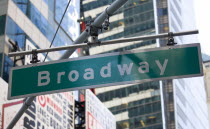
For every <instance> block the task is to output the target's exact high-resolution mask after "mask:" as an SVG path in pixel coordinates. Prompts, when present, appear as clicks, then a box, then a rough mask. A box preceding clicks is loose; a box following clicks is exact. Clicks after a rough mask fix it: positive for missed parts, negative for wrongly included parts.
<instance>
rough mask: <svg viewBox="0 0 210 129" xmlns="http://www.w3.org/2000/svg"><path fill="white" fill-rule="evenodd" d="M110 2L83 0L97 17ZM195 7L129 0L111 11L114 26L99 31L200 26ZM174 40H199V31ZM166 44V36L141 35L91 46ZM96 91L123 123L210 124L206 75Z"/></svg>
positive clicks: (117, 33) (176, 1) (112, 34)
mask: <svg viewBox="0 0 210 129" xmlns="http://www.w3.org/2000/svg"><path fill="white" fill-rule="evenodd" d="M111 2H113V1H112V0H110V1H109V0H100V1H92V0H84V1H83V2H82V3H83V10H84V16H85V18H86V19H90V18H92V19H94V18H95V17H96V16H97V15H99V14H100V13H101V12H102V10H105V9H106V8H107V7H108V4H110V3H111ZM192 7H193V1H192V0H138V1H137V0H129V1H128V2H127V3H126V5H125V6H124V7H123V8H121V9H120V10H118V11H117V12H116V13H115V14H114V15H112V16H111V17H110V23H111V24H110V27H109V29H108V31H105V32H103V33H102V34H100V35H99V39H100V40H101V41H103V40H111V39H117V38H122V37H132V36H139V35H147V34H159V33H167V32H170V31H171V32H180V31H187V30H193V29H196V27H195V22H194V21H195V19H194V12H193V8H192ZM189 23H190V24H189ZM175 42H176V43H178V44H184V43H196V42H198V39H197V37H196V36H195V35H192V36H179V37H175ZM166 44H167V38H165V39H164V38H163V39H158V40H154V41H153V40H150V41H137V42H132V43H123V44H117V45H109V46H104V47H95V48H90V54H99V53H108V52H118V51H124V50H130V49H144V48H151V47H157V46H166ZM154 86H155V87H154ZM198 86H199V88H198ZM196 87H197V88H196ZM196 89H197V90H196ZM96 93H97V95H98V97H99V98H100V100H101V101H102V102H104V104H105V105H106V106H107V107H108V108H109V109H110V110H111V111H112V112H113V114H114V115H115V116H116V119H117V125H118V127H117V128H119V129H133V128H136V129H137V128H138V129H158V128H160V129H162V128H163V129H185V128H186V129H188V128H189V129H191V128H194V129H200V128H204V129H205V128H209V125H208V115H207V111H208V110H207V105H206V95H205V94H206V93H205V87H204V82H203V78H202V77H200V78H189V79H175V80H166V81H160V82H151V83H145V84H139V85H123V86H114V87H107V88H98V89H96ZM154 93H155V94H154ZM193 105H194V106H193ZM193 112H194V113H193Z"/></svg>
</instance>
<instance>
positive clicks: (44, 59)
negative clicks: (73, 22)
mask: <svg viewBox="0 0 210 129" xmlns="http://www.w3.org/2000/svg"><path fill="white" fill-rule="evenodd" d="M70 2H71V0H69V3H68V4H67V6H66V9H65V11H64V13H63V16H62V18H61V21H60V23H59V24H58V28H57V30H56V32H55V34H54V36H53V39H52V41H51V44H50V47H49V48H51V47H52V45H53V42H54V40H55V37H56V35H57V33H58V30H59V29H60V26H61V23H62V21H63V18H64V16H65V14H66V11H67V9H68V7H69V4H70ZM48 53H49V52H47V54H46V55H45V58H44V60H43V62H45V60H46V58H47V56H48Z"/></svg>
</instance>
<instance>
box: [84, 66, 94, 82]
mask: <svg viewBox="0 0 210 129" xmlns="http://www.w3.org/2000/svg"><path fill="white" fill-rule="evenodd" d="M85 72H86V73H85V74H84V76H83V77H84V79H85V80H90V79H94V71H93V69H91V68H88V69H85Z"/></svg>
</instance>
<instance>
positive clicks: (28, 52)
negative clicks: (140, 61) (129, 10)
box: [8, 30, 198, 59]
mask: <svg viewBox="0 0 210 129" xmlns="http://www.w3.org/2000/svg"><path fill="white" fill-rule="evenodd" d="M191 34H198V30H191V31H184V32H177V33H174V34H173V36H182V35H191ZM165 37H168V33H162V34H157V35H146V36H138V37H131V38H122V39H115V40H109V41H104V42H101V43H100V45H108V44H117V43H124V42H132V41H138V40H147V39H156V38H165ZM75 42H76V41H75ZM97 44H98V43H91V45H97ZM88 46H89V44H88V43H82V42H81V44H76V45H69V46H63V47H55V48H48V49H37V53H44V52H52V51H60V50H66V49H69V50H75V49H76V48H84V47H88ZM29 54H32V51H23V52H13V53H9V54H8V55H9V56H10V57H12V56H21V55H29ZM63 59H65V58H63Z"/></svg>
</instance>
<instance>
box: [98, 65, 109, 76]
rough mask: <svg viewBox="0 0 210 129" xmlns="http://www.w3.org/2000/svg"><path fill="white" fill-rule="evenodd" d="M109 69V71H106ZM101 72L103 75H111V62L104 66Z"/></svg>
mask: <svg viewBox="0 0 210 129" xmlns="http://www.w3.org/2000/svg"><path fill="white" fill-rule="evenodd" d="M105 71H107V73H105ZM100 74H101V76H102V77H104V78H106V77H111V63H108V65H107V66H104V67H102V68H101V71H100Z"/></svg>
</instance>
